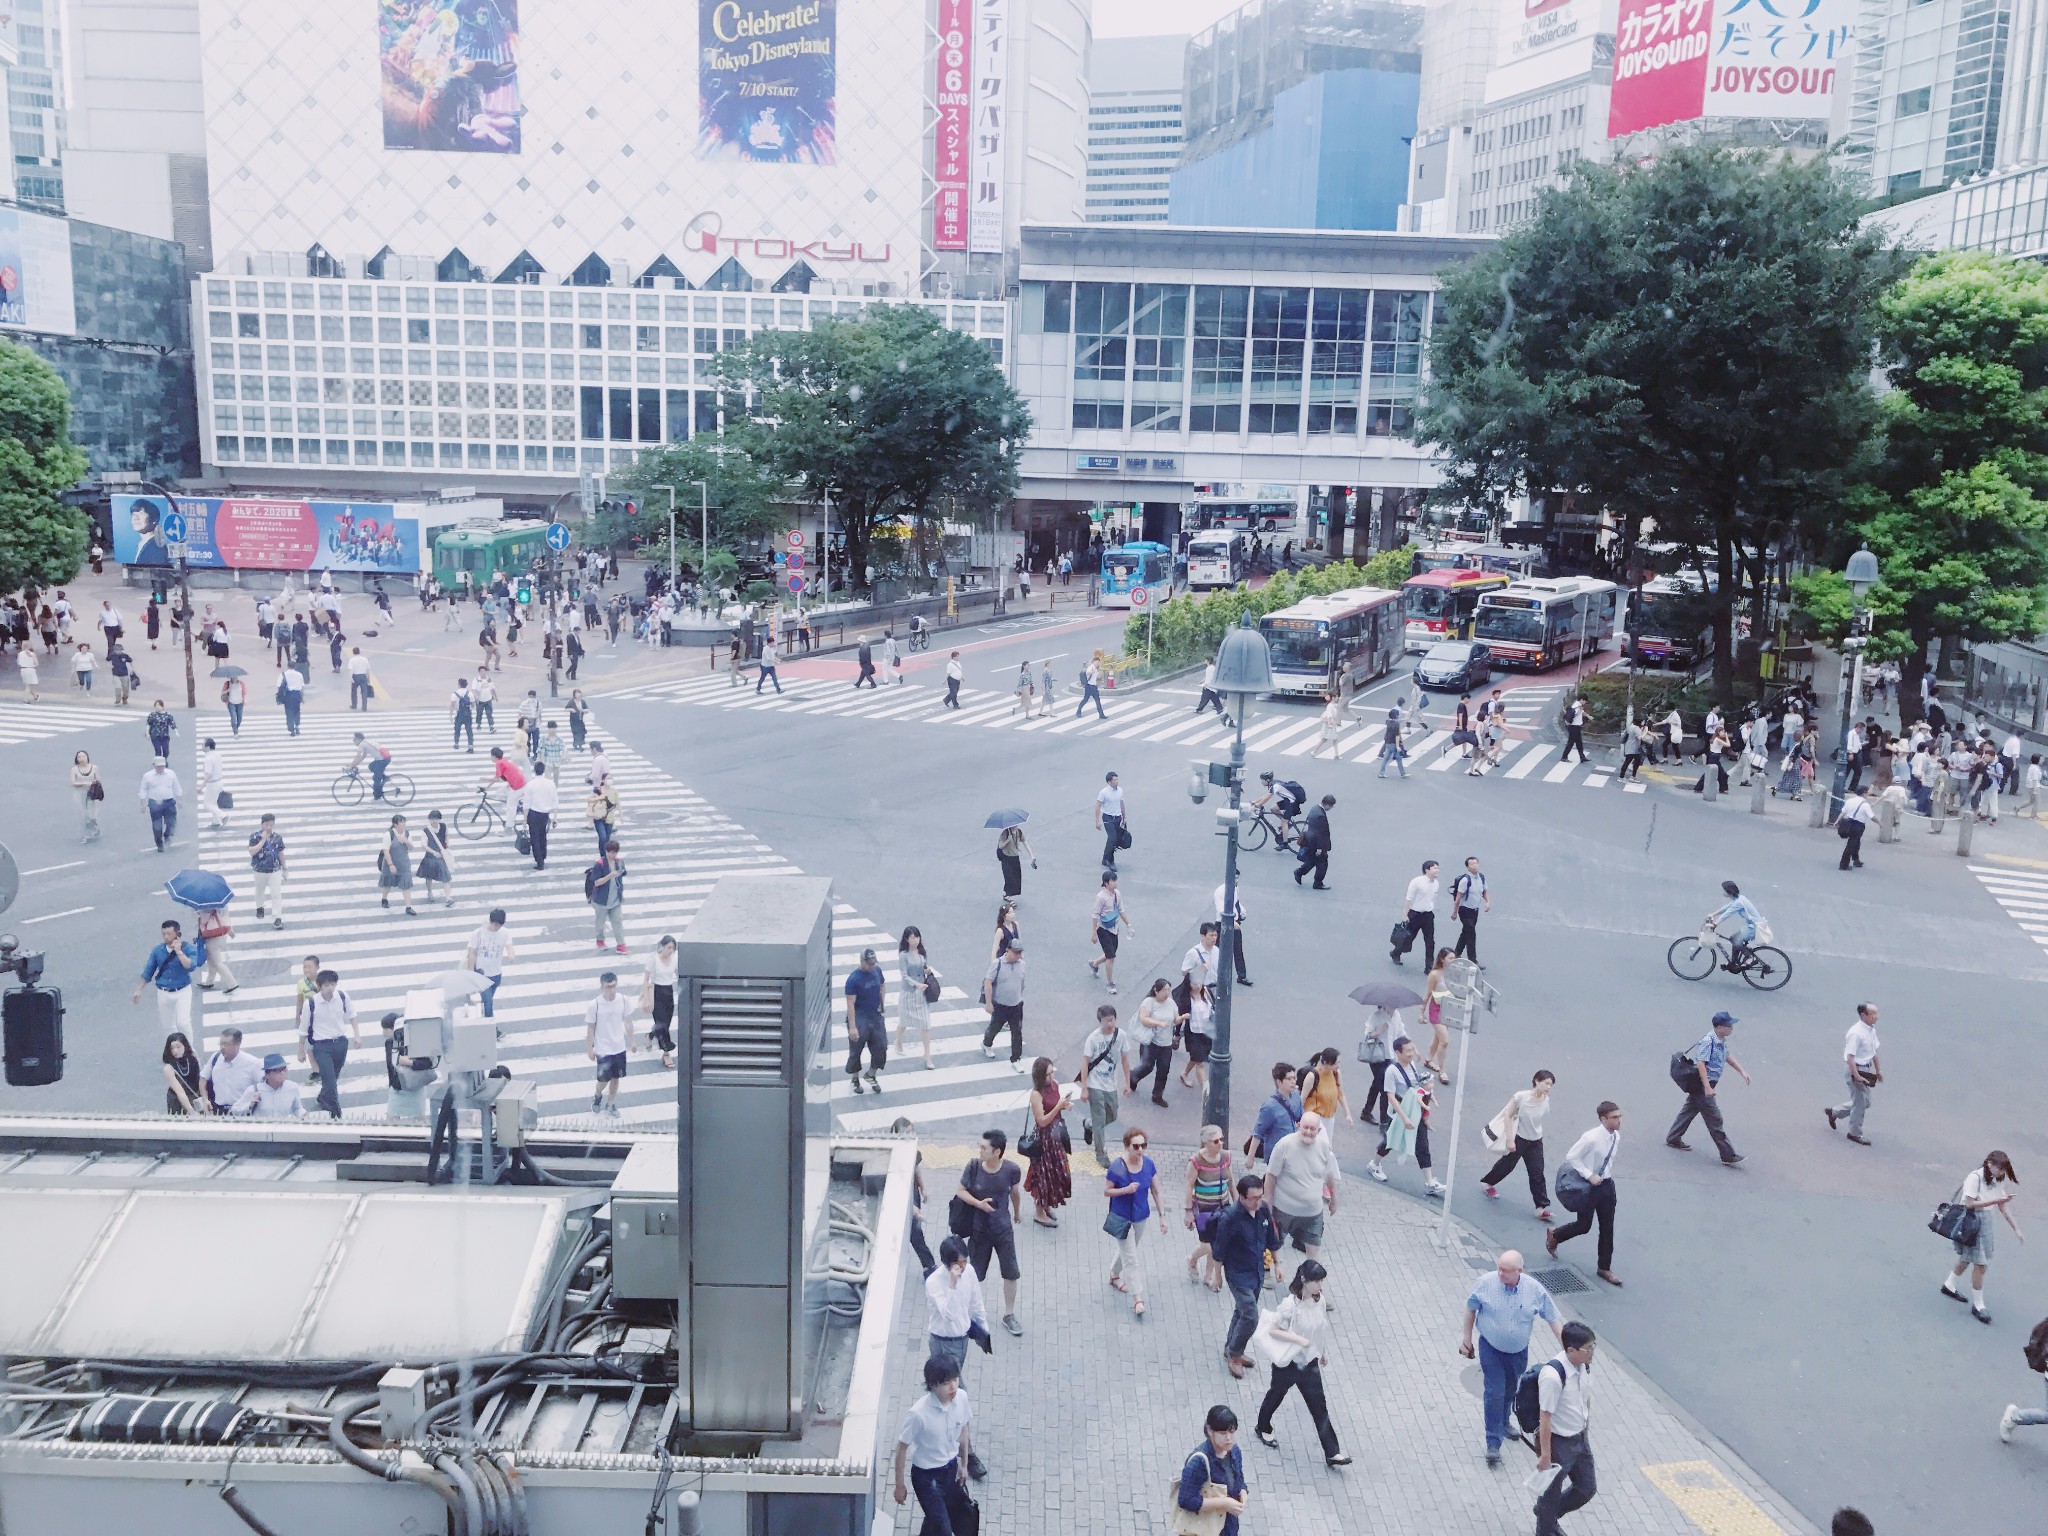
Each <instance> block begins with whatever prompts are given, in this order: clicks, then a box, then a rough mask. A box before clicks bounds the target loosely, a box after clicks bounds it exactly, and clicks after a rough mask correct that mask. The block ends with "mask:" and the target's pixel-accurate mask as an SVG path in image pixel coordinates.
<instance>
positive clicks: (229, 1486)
mask: <svg viewBox="0 0 2048 1536" xmlns="http://www.w3.org/2000/svg"><path fill="white" fill-rule="evenodd" d="M220 1501H221V1503H223V1504H225V1505H227V1507H228V1508H229V1509H232V1510H233V1511H234V1512H235V1513H236V1514H237V1515H238V1516H240V1517H241V1521H242V1524H244V1525H246V1526H248V1527H249V1529H250V1530H252V1531H254V1532H255V1533H256V1536H277V1531H276V1529H275V1528H274V1527H272V1526H269V1525H266V1524H264V1522H263V1520H262V1519H261V1518H260V1517H259V1516H258V1515H257V1514H256V1512H255V1511H254V1510H252V1509H251V1508H249V1506H248V1505H247V1504H245V1503H244V1502H243V1501H242V1490H241V1489H239V1488H237V1487H236V1486H235V1485H234V1484H233V1483H222V1484H221V1485H220Z"/></svg>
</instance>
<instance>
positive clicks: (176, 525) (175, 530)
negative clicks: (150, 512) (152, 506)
mask: <svg viewBox="0 0 2048 1536" xmlns="http://www.w3.org/2000/svg"><path fill="white" fill-rule="evenodd" d="M157 532H159V533H161V534H162V535H163V536H164V542H165V543H166V544H182V543H184V542H185V514H184V513H182V512H166V513H165V514H164V515H163V519H162V521H160V522H159V523H158V524H157Z"/></svg>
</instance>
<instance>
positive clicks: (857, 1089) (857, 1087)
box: [848, 1077, 867, 1093]
mask: <svg viewBox="0 0 2048 1536" xmlns="http://www.w3.org/2000/svg"><path fill="white" fill-rule="evenodd" d="M848 1081H850V1082H851V1083H852V1084H853V1091H854V1092H855V1093H866V1092H867V1089H865V1088H863V1087H861V1085H860V1079H859V1078H858V1077H854V1078H850V1079H848Z"/></svg>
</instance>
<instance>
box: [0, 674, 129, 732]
mask: <svg viewBox="0 0 2048 1536" xmlns="http://www.w3.org/2000/svg"><path fill="white" fill-rule="evenodd" d="M46 670H47V669H46ZM113 697H114V695H113V691H112V690H111V689H109V690H108V692H107V701H108V702H106V703H103V704H87V703H84V702H83V701H82V700H83V696H82V695H77V694H74V695H71V698H72V699H73V702H70V703H60V702H58V701H57V700H56V699H53V698H52V697H51V696H50V694H49V693H47V692H46V693H44V694H43V697H42V702H40V703H37V704H30V703H27V702H22V703H13V702H9V703H6V704H0V746H4V747H14V746H19V745H21V743H23V742H25V741H47V740H48V739H49V738H50V737H52V736H69V735H73V734H74V733H76V732H78V731H96V730H98V729H99V728H100V727H101V726H104V725H132V726H133V727H134V728H135V730H136V731H137V732H138V733H139V732H140V731H141V730H142V717H143V716H144V715H146V714H148V713H149V704H148V701H147V700H144V702H143V706H142V707H141V708H140V709H137V708H136V707H135V705H134V704H133V703H131V704H129V706H128V707H127V708H126V709H119V708H116V707H115V705H114V704H113V702H112V701H113Z"/></svg>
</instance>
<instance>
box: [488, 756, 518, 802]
mask: <svg viewBox="0 0 2048 1536" xmlns="http://www.w3.org/2000/svg"><path fill="white" fill-rule="evenodd" d="M491 762H492V767H491V776H490V777H489V778H488V779H485V780H484V782H483V784H482V786H481V787H482V788H483V789H485V790H491V789H494V788H495V787H496V786H497V785H498V784H499V783H500V782H501V781H502V782H503V784H504V786H505V789H506V801H507V803H508V804H516V803H517V802H518V800H519V797H520V795H521V794H523V793H524V792H525V789H526V775H525V774H524V773H522V772H520V770H519V765H518V764H517V763H515V762H513V761H512V759H511V758H509V757H507V756H506V755H505V749H504V748H503V747H493V748H491Z"/></svg>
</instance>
